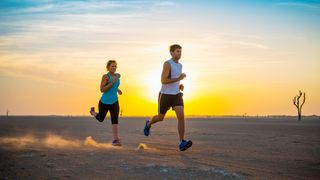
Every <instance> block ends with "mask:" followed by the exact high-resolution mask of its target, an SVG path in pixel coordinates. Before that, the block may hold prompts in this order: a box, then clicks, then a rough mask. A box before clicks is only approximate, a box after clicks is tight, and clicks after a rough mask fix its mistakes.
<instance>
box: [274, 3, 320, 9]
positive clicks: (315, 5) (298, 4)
mask: <svg viewBox="0 0 320 180" xmlns="http://www.w3.org/2000/svg"><path fill="white" fill-rule="evenodd" d="M276 5H278V6H291V7H301V8H311V9H319V8H320V6H319V5H317V4H311V3H300V2H281V3H277V4H276Z"/></svg>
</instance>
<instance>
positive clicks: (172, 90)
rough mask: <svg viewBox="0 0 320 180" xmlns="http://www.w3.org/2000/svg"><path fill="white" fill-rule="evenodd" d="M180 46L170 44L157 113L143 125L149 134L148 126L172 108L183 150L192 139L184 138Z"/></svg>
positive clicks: (164, 66)
mask: <svg viewBox="0 0 320 180" xmlns="http://www.w3.org/2000/svg"><path fill="white" fill-rule="evenodd" d="M181 49H182V47H181V46H180V45H178V44H173V45H171V46H170V54H171V57H172V58H171V59H169V60H167V61H166V62H165V63H164V64H163V69H162V74H161V83H162V86H161V90H160V93H159V96H158V115H155V116H153V117H152V119H151V120H150V121H149V120H148V121H147V122H146V124H145V127H144V135H145V136H149V134H150V128H151V126H152V125H153V124H155V123H157V122H159V121H163V119H164V117H165V115H166V112H167V111H168V110H169V109H170V108H172V109H173V110H174V111H175V112H176V116H177V119H178V132H179V138H180V144H179V149H180V151H185V150H186V149H188V148H189V147H191V146H192V141H190V140H185V139H184V130H185V121H184V106H183V98H182V96H183V94H182V93H181V92H180V90H181V91H183V88H184V86H183V85H182V84H180V81H181V80H183V79H184V78H185V77H186V74H185V73H182V64H181V63H179V59H180V58H181Z"/></svg>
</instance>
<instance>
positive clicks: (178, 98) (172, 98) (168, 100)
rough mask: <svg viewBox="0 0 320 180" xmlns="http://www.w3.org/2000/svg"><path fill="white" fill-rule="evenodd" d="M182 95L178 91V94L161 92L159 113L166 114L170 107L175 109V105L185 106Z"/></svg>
mask: <svg viewBox="0 0 320 180" xmlns="http://www.w3.org/2000/svg"><path fill="white" fill-rule="evenodd" d="M182 96H183V94H182V93H178V94H176V95H172V94H162V93H159V96H158V113H159V114H166V112H167V111H168V110H169V109H170V107H172V109H173V108H174V107H175V106H183V99H182Z"/></svg>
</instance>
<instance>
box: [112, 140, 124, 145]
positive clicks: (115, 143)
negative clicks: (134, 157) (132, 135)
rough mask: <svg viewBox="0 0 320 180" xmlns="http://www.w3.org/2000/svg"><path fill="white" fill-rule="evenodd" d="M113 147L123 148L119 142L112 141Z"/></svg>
mask: <svg viewBox="0 0 320 180" xmlns="http://www.w3.org/2000/svg"><path fill="white" fill-rule="evenodd" d="M112 146H122V144H121V143H120V141H119V140H113V141H112Z"/></svg>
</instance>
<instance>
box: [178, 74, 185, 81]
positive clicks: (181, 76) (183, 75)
mask: <svg viewBox="0 0 320 180" xmlns="http://www.w3.org/2000/svg"><path fill="white" fill-rule="evenodd" d="M186 77H187V75H186V74H185V73H181V75H180V76H179V79H180V80H182V79H184V78H186Z"/></svg>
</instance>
